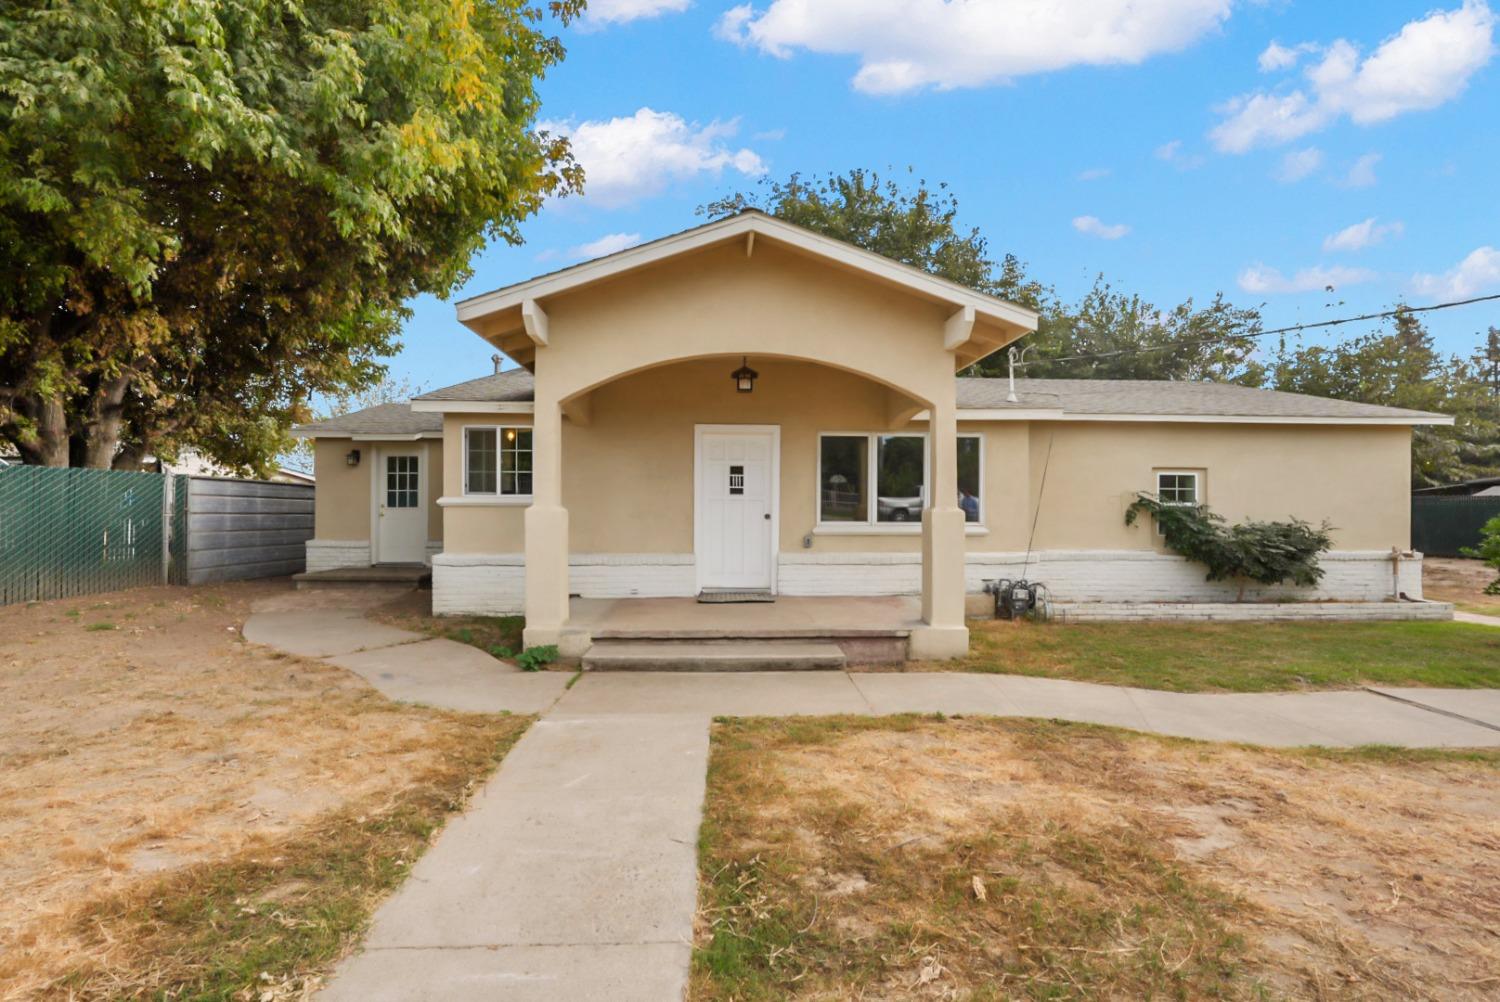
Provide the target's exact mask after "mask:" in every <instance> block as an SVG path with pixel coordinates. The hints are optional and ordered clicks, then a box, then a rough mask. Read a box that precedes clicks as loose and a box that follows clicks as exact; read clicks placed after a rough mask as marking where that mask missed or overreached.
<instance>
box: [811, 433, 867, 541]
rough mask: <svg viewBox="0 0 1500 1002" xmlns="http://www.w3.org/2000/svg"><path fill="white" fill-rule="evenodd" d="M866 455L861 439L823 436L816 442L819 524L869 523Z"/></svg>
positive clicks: (854, 436)
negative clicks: (866, 492) (866, 490)
mask: <svg viewBox="0 0 1500 1002" xmlns="http://www.w3.org/2000/svg"><path fill="white" fill-rule="evenodd" d="M869 451H870V445H869V439H868V438H867V437H866V436H864V435H825V436H823V438H822V439H821V440H820V441H819V444H818V465H819V472H818V485H819V491H818V520H819V521H821V522H867V521H869V519H870V512H869V507H868V502H867V500H866V497H865V483H866V480H867V474H866V471H867V470H868V468H869V467H868V463H869Z"/></svg>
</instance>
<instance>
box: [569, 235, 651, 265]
mask: <svg viewBox="0 0 1500 1002" xmlns="http://www.w3.org/2000/svg"><path fill="white" fill-rule="evenodd" d="M640 242H641V235H640V234H639V233H606V234H604V236H602V237H600V238H599V239H598V240H590V241H589V242H588V243H586V244H579V245H578V246H577V247H574V248H571V249H570V250H569V251H568V256H569V257H571V258H574V259H577V260H588V259H590V258H596V257H604V256H605V255H606V254H614V253H617V252H618V251H622V250H624V249H625V248H627V247H634V246H635V245H636V244H638V243H640Z"/></svg>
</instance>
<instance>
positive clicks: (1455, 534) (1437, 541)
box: [1411, 494, 1500, 557]
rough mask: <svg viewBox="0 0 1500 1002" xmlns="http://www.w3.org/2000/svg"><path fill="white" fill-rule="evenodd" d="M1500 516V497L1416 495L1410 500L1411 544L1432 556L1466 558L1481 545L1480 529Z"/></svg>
mask: <svg viewBox="0 0 1500 1002" xmlns="http://www.w3.org/2000/svg"><path fill="white" fill-rule="evenodd" d="M1496 515H1500V498H1490V497H1476V496H1464V495H1458V494H1416V495H1413V496H1412V499H1411V545H1412V548H1413V549H1415V550H1417V551H1419V552H1421V553H1425V554H1427V555H1428V556H1429V557H1458V556H1463V550H1464V548H1465V547H1473V546H1478V545H1479V539H1480V533H1479V529H1480V527H1481V526H1483V525H1484V523H1486V522H1488V521H1489V520H1490V519H1492V518H1494V517H1495V516H1496Z"/></svg>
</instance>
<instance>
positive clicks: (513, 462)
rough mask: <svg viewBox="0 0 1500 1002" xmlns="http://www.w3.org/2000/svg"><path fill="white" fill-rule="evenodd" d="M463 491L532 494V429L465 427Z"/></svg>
mask: <svg viewBox="0 0 1500 1002" xmlns="http://www.w3.org/2000/svg"><path fill="white" fill-rule="evenodd" d="M464 493H465V494H498V495H500V496H502V497H530V496H531V429H530V428H465V429H464Z"/></svg>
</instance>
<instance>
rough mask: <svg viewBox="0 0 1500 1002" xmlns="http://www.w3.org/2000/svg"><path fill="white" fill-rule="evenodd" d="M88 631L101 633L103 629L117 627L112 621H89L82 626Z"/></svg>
mask: <svg viewBox="0 0 1500 1002" xmlns="http://www.w3.org/2000/svg"><path fill="white" fill-rule="evenodd" d="M84 629H85V630H87V631H88V632H90V633H102V632H104V631H105V630H113V629H117V627H116V626H115V624H114V623H90V624H89V625H88V626H85V627H84Z"/></svg>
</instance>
